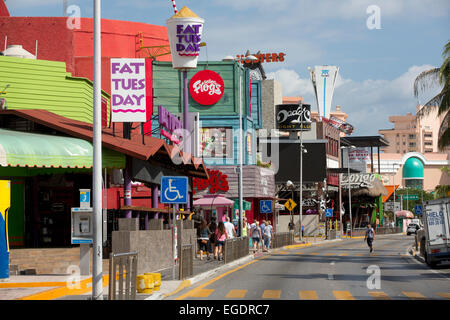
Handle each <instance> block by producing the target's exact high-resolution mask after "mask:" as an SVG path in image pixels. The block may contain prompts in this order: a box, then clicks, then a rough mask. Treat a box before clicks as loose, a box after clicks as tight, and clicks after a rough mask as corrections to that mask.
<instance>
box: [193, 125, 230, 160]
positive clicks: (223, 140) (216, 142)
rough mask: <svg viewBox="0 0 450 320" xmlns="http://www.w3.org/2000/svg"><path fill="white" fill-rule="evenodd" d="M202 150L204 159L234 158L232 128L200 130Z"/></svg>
mask: <svg viewBox="0 0 450 320" xmlns="http://www.w3.org/2000/svg"><path fill="white" fill-rule="evenodd" d="M200 136H201V140H200V143H201V146H200V147H201V150H202V156H203V157H204V158H232V157H233V150H232V145H233V144H232V141H233V134H232V129H231V128H200Z"/></svg>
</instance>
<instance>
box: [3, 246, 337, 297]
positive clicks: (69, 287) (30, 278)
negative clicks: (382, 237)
mask: <svg viewBox="0 0 450 320" xmlns="http://www.w3.org/2000/svg"><path fill="white" fill-rule="evenodd" d="M341 240H342V239H336V240H325V239H323V238H313V237H305V239H304V241H300V240H299V239H298V237H295V238H294V244H292V245H289V246H284V247H281V248H276V249H272V250H270V252H258V253H253V251H252V250H251V249H250V254H249V255H248V256H246V257H243V258H241V259H238V260H235V261H231V262H230V263H227V264H225V263H224V262H223V260H222V261H217V260H215V259H211V260H206V257H204V260H203V261H201V260H199V259H198V258H196V259H194V270H193V276H192V277H191V278H189V279H186V280H173V277H172V268H167V269H163V270H159V271H156V272H159V273H161V290H160V291H155V292H154V293H153V294H139V293H138V294H136V299H137V300H161V299H163V298H165V297H167V296H170V295H173V294H175V293H177V292H178V291H181V290H182V289H184V288H186V287H189V286H192V285H193V284H194V283H196V282H199V281H202V280H204V279H206V278H208V277H211V276H214V275H219V274H221V273H224V272H225V270H227V269H231V268H232V267H235V266H238V265H241V264H245V263H248V262H250V261H251V260H254V259H257V258H259V257H262V256H265V255H270V254H272V253H276V252H277V251H281V250H286V249H294V248H301V247H306V246H311V245H319V244H322V243H330V242H334V241H341ZM175 271H176V274H175V275H176V279H177V277H178V266H177V267H176V268H175ZM79 280H80V282H79V283H77V286H73V277H72V276H70V275H13V276H10V278H9V279H7V281H0V300H58V299H63V300H88V299H90V298H91V295H92V278H91V277H90V276H82V277H80V279H79ZM108 283H109V275H108V274H105V273H104V275H103V285H104V287H103V296H104V299H105V300H106V299H107V298H108Z"/></svg>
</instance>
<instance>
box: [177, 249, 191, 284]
mask: <svg viewBox="0 0 450 320" xmlns="http://www.w3.org/2000/svg"><path fill="white" fill-rule="evenodd" d="M193 250H194V249H193V245H192V244H185V245H182V246H181V248H180V263H179V272H178V279H179V280H183V279H186V278H187V277H191V276H192V275H193V274H194V252H193Z"/></svg>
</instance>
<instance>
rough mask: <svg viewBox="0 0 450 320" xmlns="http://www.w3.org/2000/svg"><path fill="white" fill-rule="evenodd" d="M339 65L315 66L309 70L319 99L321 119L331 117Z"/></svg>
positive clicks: (318, 106)
mask: <svg viewBox="0 0 450 320" xmlns="http://www.w3.org/2000/svg"><path fill="white" fill-rule="evenodd" d="M338 72H339V67H336V66H315V67H314V68H312V69H310V70H309V74H310V76H311V81H312V83H313V87H314V92H315V94H316V99H317V108H318V112H319V120H322V117H325V118H327V119H328V118H330V111H331V100H332V98H333V92H334V87H335V85H336V78H337V75H338Z"/></svg>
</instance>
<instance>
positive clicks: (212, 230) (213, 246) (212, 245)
mask: <svg viewBox="0 0 450 320" xmlns="http://www.w3.org/2000/svg"><path fill="white" fill-rule="evenodd" d="M208 228H209V231H210V234H209V248H208V249H209V252H210V253H215V251H216V242H217V240H216V230H217V223H216V219H215V218H214V217H213V218H211V222H210V223H209V225H208ZM214 259H217V256H216V255H214Z"/></svg>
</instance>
